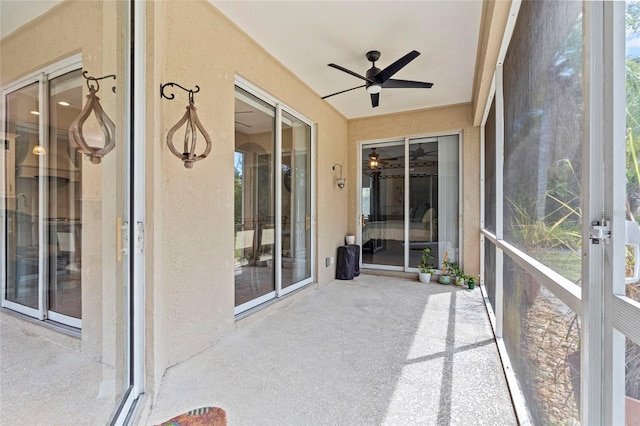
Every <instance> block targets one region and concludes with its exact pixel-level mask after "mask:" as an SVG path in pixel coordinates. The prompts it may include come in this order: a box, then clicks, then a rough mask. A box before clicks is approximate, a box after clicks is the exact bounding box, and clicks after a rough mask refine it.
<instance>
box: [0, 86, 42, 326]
mask: <svg viewBox="0 0 640 426" xmlns="http://www.w3.org/2000/svg"><path fill="white" fill-rule="evenodd" d="M39 87H40V82H39V81H36V82H34V83H31V84H29V85H27V86H24V87H22V88H20V89H18V90H15V91H13V92H11V93H9V94H7V95H6V96H5V105H6V117H5V129H6V132H7V134H8V135H11V138H10V139H7V140H8V141H9V148H10V152H11V155H12V160H13V164H11V165H9V164H8V160H9V158H10V157H9V156H6V157H5V161H7V164H5V166H6V167H7V169H6V170H7V173H9V174H10V175H11V176H12V179H11V180H13V181H14V182H15V190H14V191H13V193H12V194H10V195H9V194H7V195H8V196H7V197H6V198H5V200H6V212H7V214H6V219H5V220H6V229H7V238H6V240H5V241H4V243H5V247H6V254H7V256H6V279H5V289H4V290H5V292H4V300H5V301H8V302H14V303H16V304H18V305H22V306H25V307H29V308H32V309H33V310H38V311H39V310H40V301H41V296H40V288H39V261H38V258H39V250H40V233H39V222H40V186H39V184H38V179H37V176H38V174H39V160H40V156H38V155H35V154H34V153H33V151H34V149H35V148H36V147H37V146H38V147H39V146H40V144H41V143H42V142H41V138H40V118H39V117H40V100H39V98H40V96H39ZM14 308H15V309H16V310H19V311H21V312H22V313H26V314H28V315H34V316H36V317H38V318H41V316H40V313H39V312H38V311H33V310H31V311H30V310H26V311H25V310H23V309H21V308H20V307H19V306H14Z"/></svg>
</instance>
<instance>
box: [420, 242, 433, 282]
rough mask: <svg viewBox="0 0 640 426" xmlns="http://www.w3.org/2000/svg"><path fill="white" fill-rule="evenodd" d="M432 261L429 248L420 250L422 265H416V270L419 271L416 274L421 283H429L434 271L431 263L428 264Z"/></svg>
mask: <svg viewBox="0 0 640 426" xmlns="http://www.w3.org/2000/svg"><path fill="white" fill-rule="evenodd" d="M432 259H433V256H432V255H431V249H430V248H429V247H425V248H424V249H423V250H422V263H420V264H419V265H418V270H419V271H420V272H419V273H418V279H419V280H420V282H421V283H428V282H429V281H431V274H433V273H434V272H435V269H433V267H432V265H431V263H429V261H430V260H432Z"/></svg>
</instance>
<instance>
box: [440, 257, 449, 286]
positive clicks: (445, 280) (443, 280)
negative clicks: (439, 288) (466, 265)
mask: <svg viewBox="0 0 640 426" xmlns="http://www.w3.org/2000/svg"><path fill="white" fill-rule="evenodd" d="M446 259H447V256H446V253H445V260H444V261H443V262H442V274H441V275H440V278H438V282H439V283H440V284H450V283H451V276H450V274H451V266H450V265H451V262H449V261H448V260H446Z"/></svg>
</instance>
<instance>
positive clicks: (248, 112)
mask: <svg viewBox="0 0 640 426" xmlns="http://www.w3.org/2000/svg"><path fill="white" fill-rule="evenodd" d="M236 114H253V111H236ZM235 123H236V124H239V125H241V126H244V127H249V128H250V127H253V126H250V125H248V124H244V123H242V122H240V121H238V120H235Z"/></svg>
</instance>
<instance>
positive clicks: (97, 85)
mask: <svg viewBox="0 0 640 426" xmlns="http://www.w3.org/2000/svg"><path fill="white" fill-rule="evenodd" d="M87 74H89V71H83V72H82V76H83V77H84V78H85V79H86V80H87V87H88V88H89V90H93V91H94V92H98V90H100V83H98V82H99V81H100V80H104V79H105V78H113V79H114V80H115V79H116V75H115V74H109V75H105V76H103V77H92V76H90V75H89V76H88V75H87ZM93 83H95V86H94V85H93ZM111 90H112V91H113V93H116V86H113V87H112V88H111Z"/></svg>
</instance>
